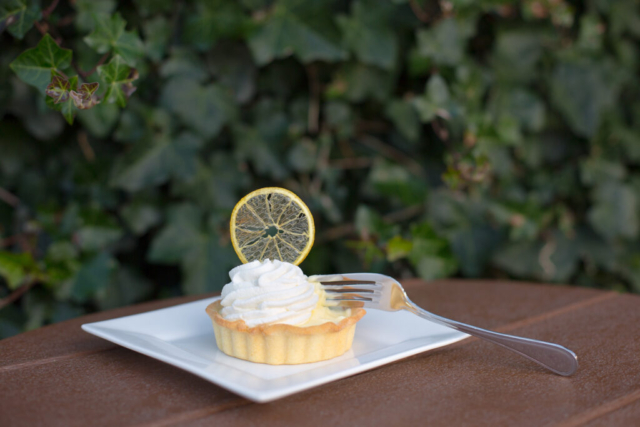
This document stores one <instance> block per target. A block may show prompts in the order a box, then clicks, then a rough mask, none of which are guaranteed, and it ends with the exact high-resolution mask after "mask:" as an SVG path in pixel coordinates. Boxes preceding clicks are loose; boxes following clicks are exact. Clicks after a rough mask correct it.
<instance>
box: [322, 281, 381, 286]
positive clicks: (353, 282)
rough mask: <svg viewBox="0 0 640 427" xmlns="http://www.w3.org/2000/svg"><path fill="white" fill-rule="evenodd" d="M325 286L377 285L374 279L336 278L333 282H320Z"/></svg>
mask: <svg viewBox="0 0 640 427" xmlns="http://www.w3.org/2000/svg"><path fill="white" fill-rule="evenodd" d="M320 283H321V284H322V285H324V286H344V285H350V286H353V285H377V282H375V281H373V280H336V281H332V282H320Z"/></svg>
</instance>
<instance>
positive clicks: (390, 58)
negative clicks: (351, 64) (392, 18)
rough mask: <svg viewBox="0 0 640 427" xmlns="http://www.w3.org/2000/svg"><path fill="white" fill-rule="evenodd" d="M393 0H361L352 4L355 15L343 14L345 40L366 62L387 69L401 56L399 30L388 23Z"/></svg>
mask: <svg viewBox="0 0 640 427" xmlns="http://www.w3.org/2000/svg"><path fill="white" fill-rule="evenodd" d="M392 7H393V5H392V3H390V2H388V1H385V0H360V1H356V2H353V3H352V4H351V16H348V17H347V16H339V17H338V23H339V24H340V27H341V28H342V31H343V33H344V42H345V44H346V45H347V46H348V47H349V48H350V49H351V50H352V51H353V52H355V54H356V57H357V58H358V59H359V60H360V61H361V62H363V63H365V64H369V65H375V66H378V67H381V68H384V69H387V70H390V69H392V68H393V67H394V65H395V62H396V58H397V57H398V40H397V36H396V33H395V32H394V31H393V30H392V29H391V27H390V26H389V23H388V19H389V15H390V13H391V8H392Z"/></svg>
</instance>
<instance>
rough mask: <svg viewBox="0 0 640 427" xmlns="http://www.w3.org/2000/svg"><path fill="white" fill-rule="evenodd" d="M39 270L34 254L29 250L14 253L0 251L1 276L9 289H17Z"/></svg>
mask: <svg viewBox="0 0 640 427" xmlns="http://www.w3.org/2000/svg"><path fill="white" fill-rule="evenodd" d="M37 271H38V268H37V265H36V262H35V260H34V259H33V256H32V255H31V254H30V253H28V252H23V253H19V254H17V253H13V252H7V251H0V277H2V278H4V280H5V281H6V282H7V285H8V286H9V289H16V288H18V287H19V286H20V285H22V284H23V283H24V282H25V280H27V279H28V278H29V277H30V276H32V275H33V274H34V273H36V272H37Z"/></svg>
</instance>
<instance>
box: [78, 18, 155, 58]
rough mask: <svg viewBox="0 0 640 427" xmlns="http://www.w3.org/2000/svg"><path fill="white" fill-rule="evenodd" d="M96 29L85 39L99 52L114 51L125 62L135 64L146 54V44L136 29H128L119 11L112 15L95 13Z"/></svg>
mask: <svg viewBox="0 0 640 427" xmlns="http://www.w3.org/2000/svg"><path fill="white" fill-rule="evenodd" d="M94 20H95V29H94V30H93V32H92V33H91V34H89V35H88V36H86V37H85V38H84V41H85V42H86V43H87V44H88V45H89V46H90V47H91V48H93V49H94V50H95V51H96V52H98V53H107V52H110V51H111V50H113V53H114V54H116V55H119V56H121V57H122V59H123V60H124V62H126V63H127V64H129V65H135V64H136V61H137V60H138V58H140V57H141V56H142V55H143V54H144V45H143V44H142V41H141V40H140V38H139V37H138V34H137V33H136V32H135V31H126V30H125V27H126V25H127V23H126V21H125V20H124V19H122V16H120V14H119V13H116V14H114V15H112V16H111V17H105V16H104V15H94Z"/></svg>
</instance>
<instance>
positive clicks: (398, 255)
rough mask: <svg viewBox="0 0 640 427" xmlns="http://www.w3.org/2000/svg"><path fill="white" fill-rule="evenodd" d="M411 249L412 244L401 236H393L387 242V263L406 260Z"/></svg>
mask: <svg viewBox="0 0 640 427" xmlns="http://www.w3.org/2000/svg"><path fill="white" fill-rule="evenodd" d="M412 248H413V242H411V240H407V239H404V238H402V236H393V237H392V238H391V240H389V241H388V242H387V260H388V261H389V262H393V261H397V260H399V259H402V258H406V257H407V256H408V255H409V254H410V253H411V249H412Z"/></svg>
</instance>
